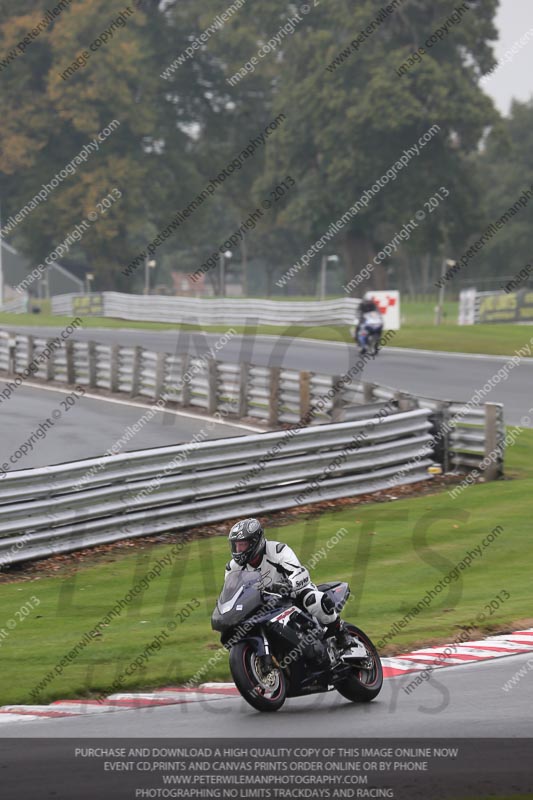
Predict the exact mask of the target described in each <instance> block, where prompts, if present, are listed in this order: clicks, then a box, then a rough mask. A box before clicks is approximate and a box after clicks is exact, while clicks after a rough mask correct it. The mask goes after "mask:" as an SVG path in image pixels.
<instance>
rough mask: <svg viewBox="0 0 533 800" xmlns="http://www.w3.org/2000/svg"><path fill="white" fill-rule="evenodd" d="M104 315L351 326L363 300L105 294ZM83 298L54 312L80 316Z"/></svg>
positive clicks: (72, 298) (64, 300) (66, 299)
mask: <svg viewBox="0 0 533 800" xmlns="http://www.w3.org/2000/svg"><path fill="white" fill-rule="evenodd" d="M93 297H99V298H101V302H102V309H103V310H102V312H101V316H104V317H114V318H118V319H131V320H142V321H145V322H175V323H192V324H198V325H245V324H246V323H249V324H250V323H253V322H258V323H259V324H261V325H285V326H289V325H293V324H294V325H308V326H312V325H339V324H340V325H352V324H353V322H354V318H355V313H356V310H357V307H358V305H359V303H360V300H357V299H354V298H350V297H342V298H339V299H338V300H324V301H311V302H289V301H288V302H282V301H277V300H251V299H246V300H231V299H201V298H194V297H191V298H189V297H163V296H159V295H150V296H146V295H141V294H120V293H118V292H102V293H101V294H100V295H93ZM86 299H87V298H86V297H85V296H84V295H76V294H63V295H58V296H57V297H54V298H52V313H53V314H62V315H63V316H76V315H77V314H78V313H79V309H80V308H81V307H82V305H83V308H86V307H87V306H86V303H85V302H84V301H85V300H86Z"/></svg>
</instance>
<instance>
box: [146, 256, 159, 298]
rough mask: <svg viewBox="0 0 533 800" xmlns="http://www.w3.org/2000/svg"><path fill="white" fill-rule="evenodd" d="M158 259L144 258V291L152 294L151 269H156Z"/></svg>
mask: <svg viewBox="0 0 533 800" xmlns="http://www.w3.org/2000/svg"><path fill="white" fill-rule="evenodd" d="M156 264H157V261H155V260H154V259H153V258H152V259H150V260H148V258H145V260H144V293H145V294H150V270H151V269H155V266H156Z"/></svg>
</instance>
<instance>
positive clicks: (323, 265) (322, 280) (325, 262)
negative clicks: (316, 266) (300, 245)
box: [320, 255, 339, 300]
mask: <svg viewBox="0 0 533 800" xmlns="http://www.w3.org/2000/svg"><path fill="white" fill-rule="evenodd" d="M338 260H339V256H335V255H333V256H322V263H321V265H320V299H321V300H324V299H325V297H326V278H327V268H328V261H338Z"/></svg>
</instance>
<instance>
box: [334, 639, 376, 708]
mask: <svg viewBox="0 0 533 800" xmlns="http://www.w3.org/2000/svg"><path fill="white" fill-rule="evenodd" d="M346 627H347V629H348V631H349V633H351V634H352V636H356V637H357V638H358V639H359V640H360V641H361V642H362V643H363V645H364V646H365V648H366V649H367V651H368V652H369V653H370V656H371V658H372V662H373V666H372V669H370V670H367V669H360V668H357V667H355V666H354V667H353V669H352V671H351V674H350V676H349V677H348V678H346V679H345V680H343V681H339V683H337V684H336V685H335V688H336V689H337V691H338V692H339V694H342V696H343V697H345V698H346V699H347V700H351V701H352V702H353V703H369V702H370V701H371V700H373V699H374V698H375V697H377V696H378V694H379V693H380V691H381V687H382V686H383V667H382V666H381V659H380V657H379V654H378V651H377V650H376V648H375V646H374V645H373V644H372V642H371V641H370V639H369V638H368V636H367V635H366V633H363V631H362V630H361V629H360V628H356V626H355V625H351V624H350V623H346Z"/></svg>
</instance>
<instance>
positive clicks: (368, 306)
mask: <svg viewBox="0 0 533 800" xmlns="http://www.w3.org/2000/svg"><path fill="white" fill-rule="evenodd" d="M356 313H357V316H356V318H355V322H356V328H355V341H356V342H357V343H359V332H360V330H361V328H362V327H363V326H364V324H365V320H366V315H367V314H379V316H380V317H381V330H380V331H379V336H381V333H382V331H383V317H382V315H381V312H380V310H379V308H378V307H377V305H376V304H375V302H374V301H373V300H365V299H364V298H363V300H361V302H360V304H359V308H358V309H357V312H356ZM361 353H366V347H362V348H361Z"/></svg>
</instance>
